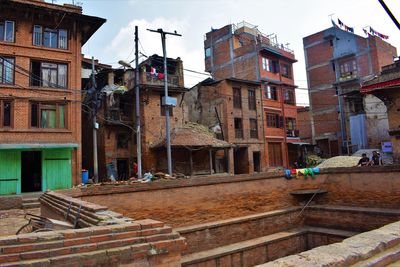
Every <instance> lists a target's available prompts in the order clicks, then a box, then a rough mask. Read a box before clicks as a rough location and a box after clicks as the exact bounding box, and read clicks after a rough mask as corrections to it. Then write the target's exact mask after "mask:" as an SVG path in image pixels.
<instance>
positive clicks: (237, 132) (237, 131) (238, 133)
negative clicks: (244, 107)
mask: <svg viewBox="0 0 400 267" xmlns="http://www.w3.org/2000/svg"><path fill="white" fill-rule="evenodd" d="M236 122H238V125H239V124H240V126H241V128H236V126H237V123H236ZM239 122H240V123H239ZM233 127H234V129H235V138H237V139H243V119H242V118H234V119H233Z"/></svg>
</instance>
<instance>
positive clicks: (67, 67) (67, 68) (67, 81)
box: [29, 60, 69, 89]
mask: <svg viewBox="0 0 400 267" xmlns="http://www.w3.org/2000/svg"><path fill="white" fill-rule="evenodd" d="M33 62H37V63H39V65H40V67H39V77H40V78H35V79H39V83H40V84H39V85H33V81H32V77H31V78H30V79H29V86H32V87H44V88H55V89H68V84H69V75H68V74H69V66H68V64H67V63H61V62H50V61H41V60H31V62H30V72H31V73H32V75H33V69H32V63H33ZM42 64H55V65H57V68H56V70H57V75H56V76H57V82H56V84H55V85H57V86H51V84H50V81H48V83H49V86H44V85H43V81H44V79H43V77H42V69H43V68H42ZM60 65H63V66H65V67H66V75H65V76H66V77H65V79H66V84H65V87H64V86H60V85H59V84H58V82H59V81H58V78H59V77H58V75H59V66H60ZM35 76H36V75H35Z"/></svg>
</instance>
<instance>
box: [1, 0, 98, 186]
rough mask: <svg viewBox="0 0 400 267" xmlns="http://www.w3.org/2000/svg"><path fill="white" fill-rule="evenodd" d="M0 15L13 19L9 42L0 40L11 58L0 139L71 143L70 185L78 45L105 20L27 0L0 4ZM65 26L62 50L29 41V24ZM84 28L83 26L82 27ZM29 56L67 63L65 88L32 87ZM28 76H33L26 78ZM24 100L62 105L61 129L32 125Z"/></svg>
mask: <svg viewBox="0 0 400 267" xmlns="http://www.w3.org/2000/svg"><path fill="white" fill-rule="evenodd" d="M0 4H1V6H0V7H1V8H0V17H1V18H2V19H6V20H10V21H14V27H15V28H14V33H15V35H14V41H13V42H6V41H4V42H0V55H1V56H3V57H11V58H14V60H15V62H14V63H15V69H14V81H13V83H12V84H9V85H8V84H0V87H1V98H2V99H3V100H10V101H12V116H11V118H12V123H11V127H10V128H0V143H3V144H4V143H10V144H11V143H12V144H21V143H41V144H46V143H53V144H54V143H55V144H63V143H73V144H76V146H77V148H75V149H73V153H72V162H71V172H72V180H73V184H77V183H79V182H80V174H81V148H80V144H81V116H80V114H81V93H80V88H81V46H82V45H83V44H84V43H85V42H86V41H87V40H88V38H90V36H91V35H92V34H93V33H94V32H95V31H96V30H97V29H98V27H100V25H101V24H102V23H104V21H105V20H103V19H100V18H95V17H88V16H85V15H82V9H81V8H80V7H77V6H72V5H64V6H60V5H54V4H49V3H45V2H44V1H43V2H40V1H30V0H16V1H8V4H4V1H2V2H1V3H0ZM34 25H43V27H49V28H55V27H58V28H59V29H66V30H67V32H68V39H67V49H58V48H47V47H44V46H34V45H33V27H34ZM84 27H86V29H84ZM32 60H40V61H45V62H51V63H62V64H66V65H67V73H68V74H67V82H66V84H67V86H66V88H62V89H61V88H50V87H43V86H39V87H36V86H32V82H31V81H30V77H31V79H36V80H37V79H40V77H37V76H35V77H34V75H35V74H33V73H32V72H33V71H34V70H33V69H32V67H31V61H32ZM32 77H34V78H32ZM30 101H40V102H42V103H47V104H54V103H63V104H66V109H65V118H66V120H65V125H66V127H65V128H64V129H51V128H47V129H45V128H32V127H31V122H30V120H31V115H32V114H31V112H30Z"/></svg>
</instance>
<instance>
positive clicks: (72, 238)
mask: <svg viewBox="0 0 400 267" xmlns="http://www.w3.org/2000/svg"><path fill="white" fill-rule="evenodd" d="M171 241H172V242H171ZM183 247H184V239H183V238H182V237H180V235H179V234H178V233H174V232H173V231H172V229H171V227H168V226H165V225H164V224H163V223H162V222H158V221H154V220H140V221H136V222H134V223H127V224H121V225H111V226H99V227H89V228H83V229H76V230H65V231H54V232H43V233H32V234H22V235H18V236H8V237H2V238H0V265H1V266H39V265H41V266H61V265H64V266H67V265H68V266H76V265H78V266H81V265H84V266H86V265H88V266H95V265H101V264H104V265H108V266H112V263H113V262H116V261H120V262H122V261H124V259H125V260H126V261H129V260H131V261H134V260H139V259H142V258H145V257H147V256H152V255H159V254H164V253H171V252H173V251H174V250H178V251H179V250H181V249H182V248H183ZM94 256H95V258H93V257H94ZM33 263H35V265H32V264H33Z"/></svg>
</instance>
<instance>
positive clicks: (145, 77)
mask: <svg viewBox="0 0 400 267" xmlns="http://www.w3.org/2000/svg"><path fill="white" fill-rule="evenodd" d="M167 79H168V86H174V87H183V83H182V84H181V83H180V81H181V80H182V79H181V77H180V76H179V75H171V74H168V76H167ZM140 81H141V84H144V85H156V86H164V78H163V76H155V75H154V74H151V73H148V72H145V73H142V74H141V77H140Z"/></svg>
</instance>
